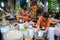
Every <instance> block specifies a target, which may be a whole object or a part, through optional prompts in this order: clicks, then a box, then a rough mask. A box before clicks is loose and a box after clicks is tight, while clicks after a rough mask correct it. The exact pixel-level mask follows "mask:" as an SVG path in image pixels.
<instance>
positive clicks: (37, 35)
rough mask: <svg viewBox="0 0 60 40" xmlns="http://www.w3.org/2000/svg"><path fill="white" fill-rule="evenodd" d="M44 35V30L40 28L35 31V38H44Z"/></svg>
mask: <svg viewBox="0 0 60 40" xmlns="http://www.w3.org/2000/svg"><path fill="white" fill-rule="evenodd" d="M43 35H44V30H38V31H37V32H36V33H35V38H36V39H43Z"/></svg>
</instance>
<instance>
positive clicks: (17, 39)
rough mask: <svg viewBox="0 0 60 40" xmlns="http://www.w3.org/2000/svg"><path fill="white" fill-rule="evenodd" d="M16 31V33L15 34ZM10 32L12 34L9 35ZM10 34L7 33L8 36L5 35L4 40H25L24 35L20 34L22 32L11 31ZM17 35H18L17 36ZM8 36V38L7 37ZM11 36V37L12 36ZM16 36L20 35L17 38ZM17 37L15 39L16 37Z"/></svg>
mask: <svg viewBox="0 0 60 40" xmlns="http://www.w3.org/2000/svg"><path fill="white" fill-rule="evenodd" d="M14 31H15V32H14ZM9 32H10V34H9V35H8V34H7V33H9ZM9 32H7V33H6V34H3V39H4V40H23V34H22V33H21V32H20V31H17V30H11V31H9ZM11 32H14V33H11ZM16 33H17V34H16ZM18 34H19V35H18ZM7 35H8V36H7ZM10 35H11V36H10ZM15 35H18V37H17V36H15ZM14 36H15V37H14Z"/></svg>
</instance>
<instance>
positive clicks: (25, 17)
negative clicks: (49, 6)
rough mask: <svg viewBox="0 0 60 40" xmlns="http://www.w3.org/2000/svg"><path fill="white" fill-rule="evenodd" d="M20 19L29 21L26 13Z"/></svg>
mask: <svg viewBox="0 0 60 40" xmlns="http://www.w3.org/2000/svg"><path fill="white" fill-rule="evenodd" d="M22 19H23V20H24V21H29V17H28V15H26V13H25V14H23V15H22Z"/></svg>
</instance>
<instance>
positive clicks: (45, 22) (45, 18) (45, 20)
mask: <svg viewBox="0 0 60 40" xmlns="http://www.w3.org/2000/svg"><path fill="white" fill-rule="evenodd" d="M49 26H50V18H49V13H47V12H44V13H43V15H42V16H40V17H39V19H38V20H37V30H38V29H42V28H43V27H44V29H45V30H44V34H46V33H47V31H48V29H49Z"/></svg>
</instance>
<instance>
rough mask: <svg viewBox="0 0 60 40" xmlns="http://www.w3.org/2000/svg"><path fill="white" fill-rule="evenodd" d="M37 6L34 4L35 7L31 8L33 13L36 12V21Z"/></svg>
mask: <svg viewBox="0 0 60 40" xmlns="http://www.w3.org/2000/svg"><path fill="white" fill-rule="evenodd" d="M37 9H38V8H37V6H36V4H34V3H33V6H31V10H32V12H34V18H35V19H36V14H37Z"/></svg>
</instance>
